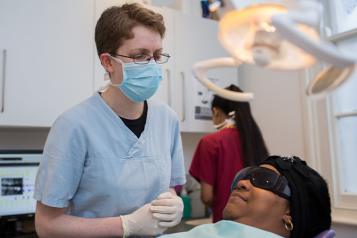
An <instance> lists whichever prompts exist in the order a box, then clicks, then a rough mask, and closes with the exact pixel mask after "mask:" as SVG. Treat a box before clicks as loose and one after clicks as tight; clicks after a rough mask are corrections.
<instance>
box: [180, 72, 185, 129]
mask: <svg viewBox="0 0 357 238" xmlns="http://www.w3.org/2000/svg"><path fill="white" fill-rule="evenodd" d="M180 73H181V78H182V119H181V122H184V121H185V120H186V107H185V72H184V71H181V72H180Z"/></svg>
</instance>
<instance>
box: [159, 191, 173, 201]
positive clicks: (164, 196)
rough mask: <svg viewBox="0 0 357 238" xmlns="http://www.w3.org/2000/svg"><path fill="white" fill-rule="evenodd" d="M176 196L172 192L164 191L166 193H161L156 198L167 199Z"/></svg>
mask: <svg viewBox="0 0 357 238" xmlns="http://www.w3.org/2000/svg"><path fill="white" fill-rule="evenodd" d="M175 197H177V196H175V195H173V194H172V193H170V192H166V193H161V194H160V195H159V196H158V197H157V199H158V200H160V199H167V198H175Z"/></svg>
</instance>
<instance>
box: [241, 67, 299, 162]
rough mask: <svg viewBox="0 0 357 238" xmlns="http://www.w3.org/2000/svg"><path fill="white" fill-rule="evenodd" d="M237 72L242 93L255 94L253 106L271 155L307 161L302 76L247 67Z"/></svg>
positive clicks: (251, 103) (253, 111) (254, 114)
mask: <svg viewBox="0 0 357 238" xmlns="http://www.w3.org/2000/svg"><path fill="white" fill-rule="evenodd" d="M238 71H239V84H240V86H241V88H242V90H243V91H245V92H252V93H254V100H253V101H252V102H250V106H251V110H252V114H253V116H254V118H255V120H256V122H257V124H258V126H259V128H260V130H261V131H262V134H263V137H264V140H265V142H266V144H267V147H268V149H269V153H270V154H271V155H275V154H276V155H285V156H291V155H296V156H299V157H300V158H301V159H304V157H305V149H304V134H303V121H302V108H301V98H300V85H299V83H300V82H299V73H298V72H278V71H266V70H263V69H262V68H258V67H255V66H251V65H247V64H244V65H242V66H240V67H239V68H238Z"/></svg>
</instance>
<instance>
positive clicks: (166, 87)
mask: <svg viewBox="0 0 357 238" xmlns="http://www.w3.org/2000/svg"><path fill="white" fill-rule="evenodd" d="M138 2H139V3H141V2H140V1H138ZM124 3H125V1H122V0H99V1H96V4H95V5H96V6H95V22H97V21H98V19H99V18H100V16H101V14H102V13H103V11H105V10H106V9H107V8H109V7H111V6H117V5H122V4H124ZM143 6H144V7H146V8H148V9H150V10H152V11H154V12H157V13H160V14H161V15H163V17H164V21H165V26H166V33H165V38H164V39H163V41H162V44H163V48H164V51H163V52H164V53H168V54H170V55H172V54H173V52H174V50H173V37H174V35H173V34H174V30H173V14H172V12H173V11H172V10H171V9H169V8H165V7H155V6H148V5H143ZM94 47H95V46H94ZM95 52H97V51H96V49H95ZM173 67H174V60H173V59H172V57H171V58H170V59H169V61H168V62H167V63H166V64H162V74H163V80H162V82H161V84H160V87H159V89H158V91H157V92H156V93H155V95H154V96H153V97H152V98H153V99H157V100H161V101H163V102H165V103H166V104H168V105H170V106H171V105H172V104H173V100H174V97H173V96H172V93H171V92H172V90H173V89H172V88H173V84H172V83H173V79H172V76H173ZM104 73H105V70H104V67H103V66H102V65H101V63H100V59H99V57H98V55H97V54H95V90H98V89H99V88H100V87H101V86H104V85H106V84H107V83H108V82H105V81H104V77H103V74H104Z"/></svg>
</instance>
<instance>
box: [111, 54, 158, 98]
mask: <svg viewBox="0 0 357 238" xmlns="http://www.w3.org/2000/svg"><path fill="white" fill-rule="evenodd" d="M108 55H109V54H108ZM109 56H110V57H111V58H112V59H114V60H115V61H116V62H118V63H121V65H122V69H123V82H122V83H121V84H112V83H111V82H110V83H109V84H110V85H113V86H117V87H119V88H120V89H121V91H122V92H123V93H124V94H125V95H126V96H127V97H128V98H129V99H130V100H132V101H134V102H143V101H145V100H147V99H149V98H151V97H152V96H153V95H154V94H155V93H156V91H157V89H158V87H159V86H160V83H161V80H162V70H161V65H158V64H157V63H156V62H155V61H154V60H151V61H150V62H149V63H148V64H144V65H142V64H135V63H134V62H133V63H123V62H122V61H121V60H120V59H117V58H115V57H113V56H111V55H109Z"/></svg>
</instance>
